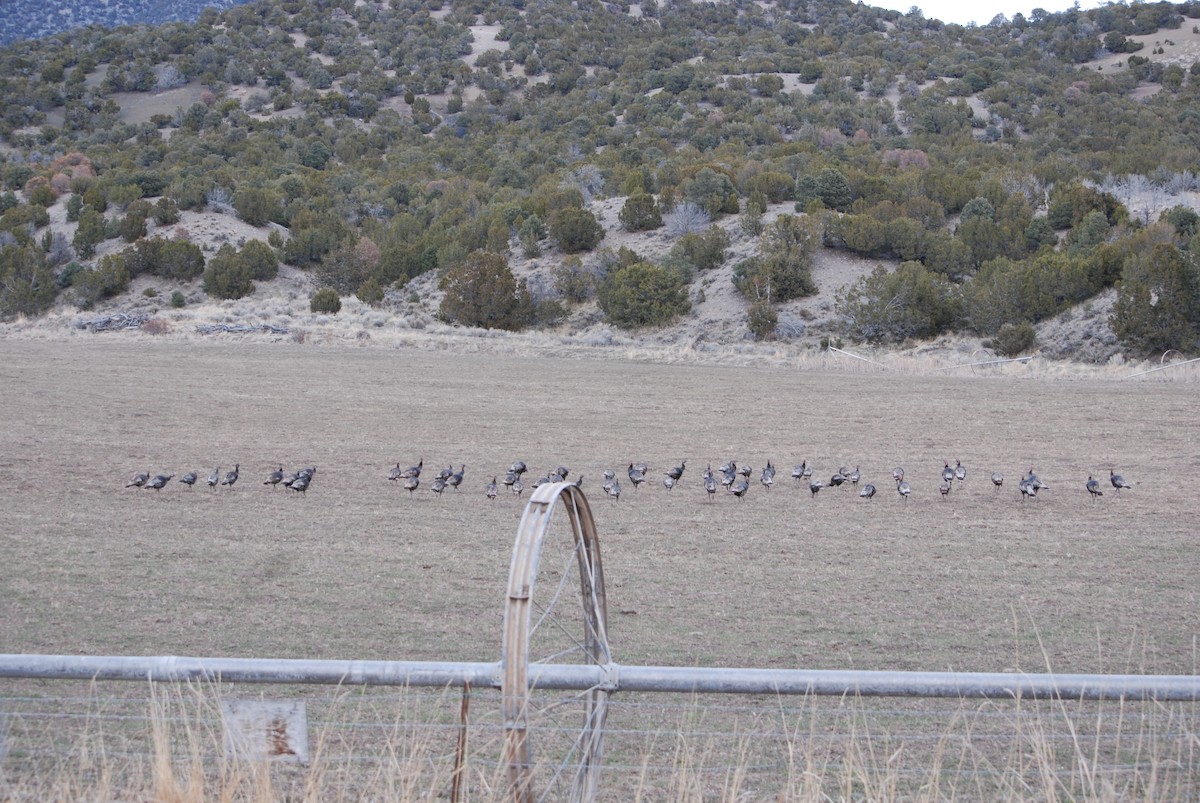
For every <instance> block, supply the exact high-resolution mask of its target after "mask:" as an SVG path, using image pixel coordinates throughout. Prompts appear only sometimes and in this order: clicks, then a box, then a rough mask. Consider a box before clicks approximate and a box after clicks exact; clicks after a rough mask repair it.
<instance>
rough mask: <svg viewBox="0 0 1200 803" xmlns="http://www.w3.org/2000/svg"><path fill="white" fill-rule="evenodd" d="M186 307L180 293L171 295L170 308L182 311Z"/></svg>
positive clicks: (177, 291)
mask: <svg viewBox="0 0 1200 803" xmlns="http://www.w3.org/2000/svg"><path fill="white" fill-rule="evenodd" d="M186 305H187V299H185V298H184V297H183V292H182V291H180V290H176V291H175V292H173V293H171V306H172V307H174V308H175V309H182V308H183V307H184V306H186Z"/></svg>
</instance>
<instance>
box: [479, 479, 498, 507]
mask: <svg viewBox="0 0 1200 803" xmlns="http://www.w3.org/2000/svg"><path fill="white" fill-rule="evenodd" d="M483 492H484V493H485V494H487V498H488V499H491V500H492V501H493V502H495V501H496V496H497V495H498V494H499V493H500V486H498V485H497V484H496V478H495V477H492V481H491V482H489V483H488V484H487V487H486V488H484V489H483Z"/></svg>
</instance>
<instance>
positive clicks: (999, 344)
mask: <svg viewBox="0 0 1200 803" xmlns="http://www.w3.org/2000/svg"><path fill="white" fill-rule="evenodd" d="M1036 345H1037V331H1036V330H1035V329H1034V328H1033V324H1031V323H1030V322H1029V321H1021V322H1020V323H1006V324H1004V325H1003V326H1001V327H1000V331H998V332H996V336H995V337H993V338H992V348H993V349H994V350H995V351H996V353H997V354H1000V355H1002V356H1004V357H1016V356H1019V355H1021V354H1024V353H1025V352H1027V351H1029V350H1030V349H1032V348H1033V347H1034V346H1036Z"/></svg>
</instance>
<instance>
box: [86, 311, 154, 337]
mask: <svg viewBox="0 0 1200 803" xmlns="http://www.w3.org/2000/svg"><path fill="white" fill-rule="evenodd" d="M148 320H150V316H149V315H147V314H146V313H144V312H118V313H116V314H115V315H105V316H104V317H102V318H93V319H92V320H90V321H81V322H79V323H76V324H75V326H76V328H79V329H89V330H91V331H93V332H115V331H118V330H120V329H137V328H139V327H141V325H142V324H144V323H145V322H146V321H148Z"/></svg>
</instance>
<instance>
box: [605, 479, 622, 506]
mask: <svg viewBox="0 0 1200 803" xmlns="http://www.w3.org/2000/svg"><path fill="white" fill-rule="evenodd" d="M608 495H609V496H611V497H612V500H613V501H614V502H620V501H621V483H619V482H617V481H616V479H613V481H612V485H610V486H608Z"/></svg>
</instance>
